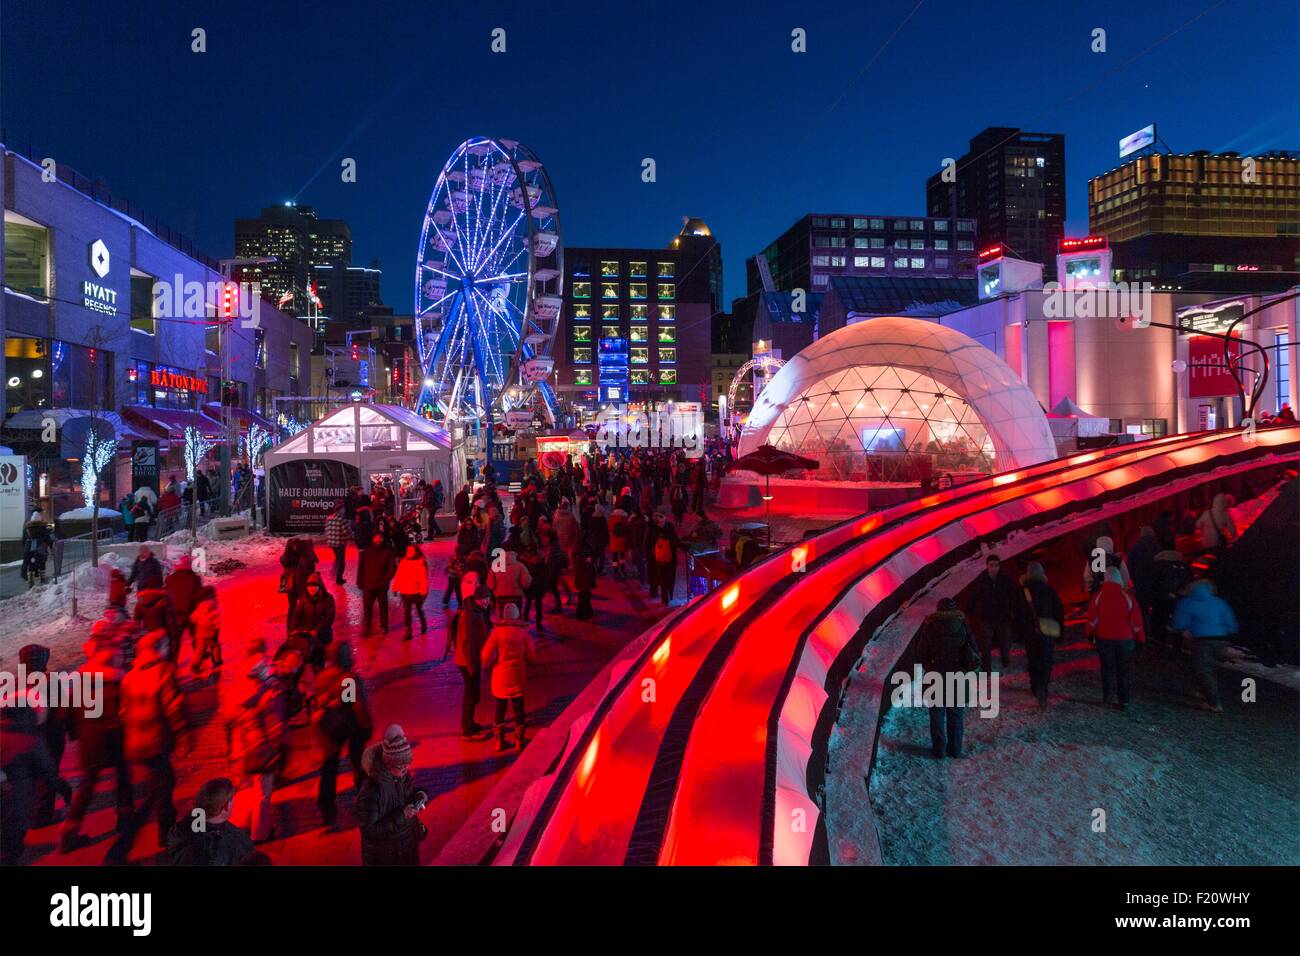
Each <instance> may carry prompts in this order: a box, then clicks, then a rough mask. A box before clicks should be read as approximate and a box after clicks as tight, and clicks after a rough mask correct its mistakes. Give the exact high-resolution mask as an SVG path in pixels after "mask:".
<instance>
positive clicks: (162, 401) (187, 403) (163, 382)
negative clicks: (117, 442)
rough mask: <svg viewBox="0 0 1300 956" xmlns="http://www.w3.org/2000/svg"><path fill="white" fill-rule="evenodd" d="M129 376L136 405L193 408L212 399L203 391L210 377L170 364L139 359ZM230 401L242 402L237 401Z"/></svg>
mask: <svg viewBox="0 0 1300 956" xmlns="http://www.w3.org/2000/svg"><path fill="white" fill-rule="evenodd" d="M128 378H130V379H131V383H132V386H133V388H134V390H135V392H134V396H133V398H134V401H133V402H132V404H135V405H152V406H153V407H154V408H183V409H193V408H197V407H198V405H199V404H201V403H202V402H207V401H209V400H210V399H209V398H208V396H207V393H206V391H204V389H205V388H206V387H207V382H208V380H207V379H205V378H200V377H198V376H196V375H194V374H193V373H191V372H187V371H186V370H185V369H179V368H176V367H174V366H171V365H154V364H153V363H151V362H140V361H136V362H133V363H132V364H131V366H130V368H129V370H128ZM232 397H233V396H232ZM211 400H212V401H215V400H216V399H215V398H213V399H211ZM230 404H236V405H238V404H242V403H241V402H238V401H236V402H232V403H230Z"/></svg>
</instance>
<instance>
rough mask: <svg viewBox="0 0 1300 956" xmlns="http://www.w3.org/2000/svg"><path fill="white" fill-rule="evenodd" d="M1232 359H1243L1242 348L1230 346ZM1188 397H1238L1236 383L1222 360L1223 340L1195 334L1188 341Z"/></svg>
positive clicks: (1237, 344)
mask: <svg viewBox="0 0 1300 956" xmlns="http://www.w3.org/2000/svg"><path fill="white" fill-rule="evenodd" d="M1228 348H1229V351H1230V352H1231V354H1232V358H1233V360H1234V361H1235V360H1237V359H1238V358H1240V356H1241V345H1240V344H1239V343H1237V342H1232V343H1231V344H1230V345H1229V346H1228ZM1187 376H1188V378H1187V396H1188V397H1189V398H1215V397H1218V396H1220V395H1236V394H1237V391H1238V389H1237V380H1236V379H1235V378H1233V377H1232V373H1231V372H1229V371H1228V367H1227V364H1226V363H1225V362H1224V361H1223V340H1222V339H1216V338H1213V337H1211V336H1209V335H1193V336H1192V337H1191V338H1190V339H1188V340H1187Z"/></svg>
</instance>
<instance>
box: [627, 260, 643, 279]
mask: <svg viewBox="0 0 1300 956" xmlns="http://www.w3.org/2000/svg"><path fill="white" fill-rule="evenodd" d="M646 268H647V264H646V263H644V262H629V263H628V264H627V274H628V275H629V276H631V277H632V278H633V279H644V278H645V277H646Z"/></svg>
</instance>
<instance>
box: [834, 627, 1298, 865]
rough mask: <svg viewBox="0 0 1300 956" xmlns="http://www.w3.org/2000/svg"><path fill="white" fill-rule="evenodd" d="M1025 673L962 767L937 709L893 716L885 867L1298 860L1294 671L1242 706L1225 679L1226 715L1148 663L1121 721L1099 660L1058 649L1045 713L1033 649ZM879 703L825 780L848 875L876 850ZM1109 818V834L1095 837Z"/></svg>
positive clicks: (1016, 670) (978, 731)
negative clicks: (1037, 696)
mask: <svg viewBox="0 0 1300 956" xmlns="http://www.w3.org/2000/svg"><path fill="white" fill-rule="evenodd" d="M1012 663H1013V670H1012V671H1011V672H1010V673H1009V674H1008V675H1007V676H1006V677H1005V679H1004V680H1003V681H1002V685H1001V691H1002V694H1001V712H1000V714H999V715H998V716H997V717H996V718H994V719H989V720H983V719H979V718H978V717H977V716H976V715H975V714H973V713H971V714H968V715H967V719H966V756H965V757H964V758H962V759H960V760H950V759H943V760H936V759H934V758H932V757H931V756H930V754H929V746H930V737H929V728H928V721H927V717H926V713H925V711H924V710H921V709H912V708H894V709H893V710H891V711H890V713H889V714H888V715H887V716H886V717H885V718H884V720H883V723H882V730H881V737H880V743H879V750H878V753H877V764H876V768H875V771H874V773H873V774H872V777H871V785H870V802H871V807H872V808H874V811H875V815H876V824H875V827H876V835H877V837H878V839H879V843H880V847H881V855H882V857H883V860H884V862H885V863H889V864H904V865H908V864H1046V865H1051V864H1057V865H1092V864H1109V865H1114V864H1132V865H1157V864H1163V865H1224V864H1227V865H1247V864H1289V865H1295V864H1297V863H1300V799H1298V794H1297V781H1298V780H1300V738H1298V737H1297V733H1296V728H1297V722H1296V719H1297V715H1298V713H1300V695H1297V692H1296V690H1295V689H1294V688H1293V687H1290V686H1287V684H1289V683H1290V676H1291V675H1290V674H1286V675H1284V676H1282V679H1281V680H1272V679H1260V680H1258V683H1257V693H1258V700H1257V702H1255V703H1243V702H1242V700H1241V693H1240V692H1239V691H1238V690H1236V689H1237V688H1239V687H1240V682H1241V680H1242V679H1243V677H1242V675H1241V674H1240V673H1234V672H1233V671H1231V670H1227V669H1225V668H1220V670H1219V682H1220V688H1221V691H1222V692H1223V693H1224V707H1225V711H1226V713H1224V714H1223V715H1213V714H1207V713H1205V712H1202V711H1199V710H1196V709H1193V708H1192V707H1191V706H1190V705H1189V703H1188V701H1187V698H1186V696H1185V694H1186V690H1187V688H1188V687H1189V686H1190V681H1191V664H1190V659H1189V658H1187V657H1178V658H1175V659H1169V658H1167V657H1165V656H1163V655H1162V654H1160V653H1159V652H1156V651H1151V650H1147V651H1143V652H1141V653H1139V655H1138V656H1137V657H1136V658H1135V660H1134V677H1135V684H1134V694H1133V703H1132V704H1130V707H1129V710H1128V711H1127V712H1125V713H1120V712H1118V711H1115V710H1112V709H1109V708H1103V707H1102V705H1101V702H1100V698H1101V686H1100V678H1099V675H1098V669H1097V657H1096V653H1095V651H1093V649H1092V648H1091V646H1090V645H1084V644H1074V645H1071V646H1068V647H1061V648H1058V649H1057V659H1056V668H1055V671H1054V674H1053V681H1052V694H1051V708H1050V709H1049V710H1048V711H1047V712H1046V713H1043V712H1040V711H1039V710H1038V707H1037V704H1036V702H1035V701H1034V699H1033V698H1032V697H1031V696H1030V694H1029V689H1028V677H1027V675H1026V673H1025V671H1024V655H1023V652H1022V651H1021V650H1020V649H1019V648H1017V655H1016V657H1015V659H1014V660H1013V662H1012ZM1271 676H1272V675H1270V677H1271ZM1234 691H1235V692H1234ZM865 704H866V695H864V694H858V695H856V697H855V695H854V694H853V693H852V692H850V694H849V697H848V700H847V701H846V703H845V706H844V712H843V715H842V721H841V725H842V726H843V728H844V729H845V731H846V736H845V739H844V740H843V741H842V742H841V744H840V746H841V747H842V748H844V749H845V750H846V751H848V752H847V753H845V754H843V755H842V758H837V759H836V760H835V761H834V763H835V764H837V765H838V766H839V772H838V773H832V774H831V775H830V776H828V778H827V828H828V834H829V836H830V844H831V846H832V853H833V856H834V858H835V862H846V863H847V862H855V861H856V860H855V858H856V859H857V860H860V859H864V858H865V857H867V856H868V855H869V854H868V853H867V852H865V851H864V852H861V853H859V852H856V848H857V847H864V846H866V845H867V844H868V843H869V841H870V839H871V837H870V834H869V833H867V832H864V830H863V827H864V826H870V819H871V810H870V809H868V808H864V807H863V801H864V800H865V799H866V798H867V794H866V791H865V788H864V786H863V779H862V776H861V775H860V773H859V772H858V771H857V768H860V767H862V766H865V762H866V760H867V759H869V757H868V755H866V754H865V753H864V752H863V748H865V747H867V746H869V743H870V742H869V741H867V740H861V741H854V740H853V739H852V727H853V726H854V724H857V725H859V726H861V725H862V723H863V721H864V720H865V719H866V717H867V715H866V714H864V713H861V709H862V708H863V707H864V706H865ZM854 758H856V759H854ZM855 765H856V767H855ZM835 769H836V768H835V767H834V766H833V767H832V770H833V771H834V770H835ZM1097 809H1101V810H1103V811H1105V830H1104V832H1095V830H1094V827H1095V822H1094V821H1096V820H1097V819H1098V816H1097V814H1096V813H1095V811H1096V810H1097Z"/></svg>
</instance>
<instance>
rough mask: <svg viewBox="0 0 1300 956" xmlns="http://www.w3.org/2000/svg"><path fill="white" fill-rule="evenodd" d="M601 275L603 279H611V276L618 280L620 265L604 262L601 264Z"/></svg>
mask: <svg viewBox="0 0 1300 956" xmlns="http://www.w3.org/2000/svg"><path fill="white" fill-rule="evenodd" d="M600 275H601V277H602V278H609V277H610V276H613V277H615V278H617V277H618V263H617V262H610V261H609V260H605V261H602V262H601V264H600Z"/></svg>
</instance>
